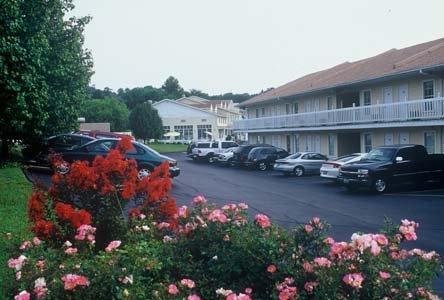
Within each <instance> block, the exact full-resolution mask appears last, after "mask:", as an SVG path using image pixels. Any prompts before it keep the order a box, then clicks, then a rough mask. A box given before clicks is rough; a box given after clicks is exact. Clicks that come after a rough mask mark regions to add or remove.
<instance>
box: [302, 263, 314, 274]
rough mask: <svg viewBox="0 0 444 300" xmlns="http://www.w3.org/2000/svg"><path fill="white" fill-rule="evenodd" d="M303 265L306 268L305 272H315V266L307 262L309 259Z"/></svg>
mask: <svg viewBox="0 0 444 300" xmlns="http://www.w3.org/2000/svg"><path fill="white" fill-rule="evenodd" d="M302 267H303V268H304V270H305V272H307V273H312V272H313V266H312V265H311V264H310V263H309V262H307V261H305V262H304V263H303V264H302Z"/></svg>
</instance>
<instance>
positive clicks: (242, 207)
mask: <svg viewBox="0 0 444 300" xmlns="http://www.w3.org/2000/svg"><path fill="white" fill-rule="evenodd" d="M237 207H239V208H240V209H248V204H246V203H243V202H241V203H239V204H238V205H237Z"/></svg>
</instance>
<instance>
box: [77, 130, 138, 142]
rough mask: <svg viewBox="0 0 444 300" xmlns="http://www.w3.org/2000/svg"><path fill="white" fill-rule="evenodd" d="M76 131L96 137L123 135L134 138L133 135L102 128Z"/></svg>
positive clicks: (118, 136) (105, 137) (120, 136)
mask: <svg viewBox="0 0 444 300" xmlns="http://www.w3.org/2000/svg"><path fill="white" fill-rule="evenodd" d="M75 133H76V134H81V135H87V136H91V137H94V138H96V139H107V138H114V139H119V138H122V137H130V138H131V139H132V140H134V137H133V136H132V135H129V134H122V133H117V132H106V131H100V130H80V131H77V132H75Z"/></svg>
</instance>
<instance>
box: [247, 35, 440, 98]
mask: <svg viewBox="0 0 444 300" xmlns="http://www.w3.org/2000/svg"><path fill="white" fill-rule="evenodd" d="M442 64H444V38H441V39H438V40H435V41H431V42H427V43H423V44H418V45H415V46H411V47H407V48H404V49H399V50H398V49H392V50H389V51H386V52H384V53H381V54H379V55H376V56H373V57H369V58H366V59H362V60H359V61H355V62H345V63H342V64H339V65H337V66H334V67H332V68H330V69H326V70H323V71H319V72H316V73H312V74H308V75H306V76H303V77H301V78H299V79H296V80H294V81H291V82H289V83H287V84H284V85H282V86H280V87H278V88H275V89H272V90H269V91H267V92H265V93H263V94H259V95H257V96H255V97H253V98H251V99H248V100H246V101H244V102H242V106H248V105H251V104H255V103H260V102H263V101H267V100H271V99H277V98H279V97H286V96H293V95H298V94H303V93H307V92H310V91H317V90H322V89H327V88H331V87H335V86H339V85H344V84H348V83H353V82H357V81H364V80H370V79H375V78H380V77H384V76H387V75H394V74H397V73H402V72H406V71H409V70H416V69H420V68H425V67H431V66H436V65H442Z"/></svg>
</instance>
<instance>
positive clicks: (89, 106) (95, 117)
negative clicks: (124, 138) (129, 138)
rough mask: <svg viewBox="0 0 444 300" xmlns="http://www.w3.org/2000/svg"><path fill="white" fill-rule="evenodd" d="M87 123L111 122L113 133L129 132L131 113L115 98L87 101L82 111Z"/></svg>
mask: <svg viewBox="0 0 444 300" xmlns="http://www.w3.org/2000/svg"><path fill="white" fill-rule="evenodd" d="M81 116H83V117H85V119H86V122H109V123H110V125H111V131H125V130H128V117H129V111H128V108H126V105H125V104H124V103H122V102H121V101H119V100H117V99H113V98H106V99H94V100H90V101H86V102H85V104H84V105H83V108H82V110H81Z"/></svg>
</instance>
